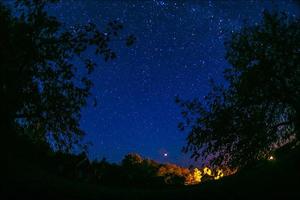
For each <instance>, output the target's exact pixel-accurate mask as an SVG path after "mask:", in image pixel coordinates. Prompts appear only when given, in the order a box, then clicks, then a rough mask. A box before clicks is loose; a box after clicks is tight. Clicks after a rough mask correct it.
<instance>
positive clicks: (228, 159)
mask: <svg viewBox="0 0 300 200" xmlns="http://www.w3.org/2000/svg"><path fill="white" fill-rule="evenodd" d="M225 47H226V59H227V61H228V62H229V63H230V64H231V67H230V68H228V69H226V70H225V71H224V78H225V79H226V80H227V82H228V86H222V85H217V84H214V83H212V90H211V92H210V93H209V94H208V95H207V96H206V97H205V99H204V100H203V101H202V100H199V99H194V100H181V99H179V98H177V99H176V102H177V103H178V104H179V106H180V107H181V108H182V116H183V119H184V120H183V122H182V123H180V124H179V128H180V129H181V130H186V131H187V132H188V133H189V134H188V137H187V142H188V144H187V146H186V147H185V148H184V151H185V152H191V153H192V157H193V158H195V159H198V158H200V157H201V158H204V159H208V160H210V162H211V164H212V165H220V164H225V163H226V164H227V165H230V166H235V167H243V166H246V165H248V164H251V163H253V162H255V161H257V160H258V159H263V158H266V157H267V156H268V155H269V154H270V153H271V152H272V151H273V150H274V149H275V148H276V147H278V146H280V145H282V144H284V143H286V142H289V141H291V140H299V132H300V130H299V129H300V123H299V121H300V103H299V102H300V78H299V77H300V56H299V54H300V52H299V48H300V23H299V19H298V18H296V17H291V16H288V15H287V14H285V13H269V12H264V13H263V19H262V21H261V23H258V24H255V25H245V26H244V27H242V28H241V30H239V31H238V32H233V33H232V34H231V36H230V38H229V39H228V40H227V41H226V42H225Z"/></svg>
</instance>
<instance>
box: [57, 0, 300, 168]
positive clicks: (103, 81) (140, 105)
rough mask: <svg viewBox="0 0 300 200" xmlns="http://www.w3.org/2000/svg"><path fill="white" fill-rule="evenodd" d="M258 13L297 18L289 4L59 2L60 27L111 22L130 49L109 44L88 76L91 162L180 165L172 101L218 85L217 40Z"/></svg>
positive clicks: (220, 54)
mask: <svg viewBox="0 0 300 200" xmlns="http://www.w3.org/2000/svg"><path fill="white" fill-rule="evenodd" d="M264 9H269V10H270V9H271V10H274V9H275V10H281V11H288V12H289V13H290V14H294V15H299V4H298V5H297V3H296V1H279V0H278V1H275V0H274V1H246V0H245V1H242V0H240V1H238V0H235V1H227V0H226V1H225V0H224V1H204V0H203V1H200V0H199V1H192V0H190V1H158V0H152V1H150V0H149V1H146V0H145V1H142V0H140V1H130V0H127V1H126V0H123V1H121V0H73V1H71V0H64V1H63V3H61V4H59V5H58V6H56V7H55V8H54V10H53V11H54V13H55V15H57V16H58V17H59V18H61V19H62V20H63V21H64V22H65V23H66V25H67V26H69V25H72V24H75V23H87V22H94V23H96V24H98V25H99V27H103V26H104V24H105V23H107V22H108V21H109V20H119V21H121V22H122V23H123V24H124V26H125V30H124V33H125V34H126V33H133V34H135V36H136V37H137V42H136V43H135V45H134V46H133V47H131V48H126V47H125V46H124V44H123V43H114V44H112V48H113V49H114V50H115V51H116V53H117V55H118V58H117V59H116V60H114V61H110V62H107V63H105V62H104V61H103V60H102V59H101V58H95V59H97V63H98V65H99V67H98V68H97V69H96V71H95V72H94V74H93V81H94V84H95V86H94V88H93V91H92V92H93V94H94V96H96V97H97V99H98V106H97V107H93V106H92V105H91V104H92V103H91V102H92V101H90V105H89V106H87V107H86V108H84V109H83V113H82V121H81V126H82V128H83V129H84V130H85V131H86V132H87V135H86V137H85V141H90V142H92V143H93V145H92V146H91V147H90V149H89V151H90V152H89V154H90V155H89V156H90V158H92V159H101V158H102V157H106V158H107V160H108V161H110V162H120V161H121V159H122V157H123V156H124V155H125V154H127V153H130V152H137V153H139V154H141V155H142V156H143V157H147V158H151V159H154V160H157V161H160V162H171V163H176V164H180V165H183V166H187V165H188V164H189V163H190V161H189V155H186V154H183V153H181V149H182V147H183V146H184V145H185V138H186V136H187V133H183V132H180V131H179V130H178V129H177V124H178V122H179V121H180V120H181V116H180V109H179V108H178V106H177V105H176V104H175V102H174V97H175V96H176V95H178V96H179V97H181V98H183V99H191V98H195V97H198V98H200V99H201V98H203V96H204V95H206V94H207V92H208V91H209V79H210V78H213V79H215V80H216V81H217V82H219V83H220V82H221V83H222V82H224V81H223V79H222V71H223V70H224V68H226V67H228V64H227V63H226V61H225V59H224V53H225V50H224V46H223V42H224V39H226V38H227V37H228V35H229V34H230V33H231V31H236V30H238V29H239V28H240V26H241V25H242V24H243V22H244V21H245V20H248V22H249V23H254V22H257V21H259V20H260V19H261V14H262V11H263V10H264Z"/></svg>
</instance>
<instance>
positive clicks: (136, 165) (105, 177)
mask: <svg viewBox="0 0 300 200" xmlns="http://www.w3.org/2000/svg"><path fill="white" fill-rule="evenodd" d="M15 144H16V145H18V149H23V150H22V151H18V150H12V151H10V153H9V155H10V156H11V159H10V160H9V161H7V162H10V164H11V165H14V164H15V162H14V160H15V159H17V160H20V159H21V160H22V158H23V159H24V160H23V162H24V163H25V164H24V165H26V163H31V164H33V165H38V166H40V167H42V168H43V169H45V170H46V171H47V173H49V174H53V175H56V176H60V177H64V178H66V179H68V180H71V181H79V182H84V183H89V184H97V185H106V186H122V187H124V186H139V187H145V186H147V187H161V186H167V185H184V184H186V181H187V178H188V175H189V174H190V170H189V169H187V168H183V167H180V166H177V165H175V164H162V163H158V162H156V161H154V160H151V159H145V158H142V157H141V156H140V155H138V154H135V153H131V154H128V155H125V156H124V158H123V160H122V161H121V163H120V164H115V163H109V162H108V161H106V159H105V158H103V159H101V160H90V159H89V158H88V155H87V154H86V153H85V152H81V153H79V154H69V153H65V152H62V151H56V152H55V151H53V150H52V149H51V148H49V146H48V145H47V144H41V143H39V144H32V142H31V141H30V140H28V138H26V137H24V136H23V137H18V138H17V139H16V140H15ZM28 155H30V156H28ZM31 164H30V165H31ZM20 168H22V166H20ZM211 179H212V178H211ZM190 181H192V180H190Z"/></svg>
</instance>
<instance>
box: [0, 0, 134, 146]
mask: <svg viewBox="0 0 300 200" xmlns="http://www.w3.org/2000/svg"><path fill="white" fill-rule="evenodd" d="M16 2H17V3H16V10H15V11H14V14H12V11H11V10H9V9H8V7H7V6H4V4H2V3H1V4H0V44H1V45H0V66H1V73H0V76H1V77H0V96H1V102H0V105H1V118H2V119H4V120H3V123H1V132H2V131H3V132H4V133H5V136H8V135H11V134H12V133H13V132H14V131H15V128H16V127H17V128H18V129H20V130H22V131H23V132H24V133H29V135H30V136H31V137H32V138H33V139H35V140H37V141H44V142H45V141H46V142H48V141H51V145H53V146H54V147H55V148H58V149H60V150H63V151H69V150H70V149H71V148H72V146H74V145H76V144H79V142H80V139H81V137H82V136H83V135H84V132H83V131H82V130H81V129H80V127H79V120H80V117H81V115H80V111H81V108H82V107H83V106H84V105H86V103H87V101H86V100H87V97H88V96H89V95H90V94H91V93H90V89H91V87H92V85H93V84H92V81H91V79H90V74H91V73H92V72H93V70H94V68H95V65H96V64H95V62H94V61H93V60H92V59H91V58H90V57H88V56H86V54H84V53H85V51H86V50H87V49H89V50H95V51H94V53H95V54H96V55H99V56H102V57H103V59H104V60H105V61H108V60H110V59H114V58H115V57H116V53H115V52H114V51H113V50H112V49H111V48H110V47H109V44H110V43H111V41H112V40H113V39H117V40H121V41H124V42H125V43H126V45H128V46H129V45H132V43H133V42H134V40H135V37H134V36H132V35H130V36H129V37H127V38H124V37H122V36H121V35H120V31H121V30H122V29H123V26H122V24H120V23H118V22H117V21H113V22H110V23H108V25H107V27H106V28H105V29H104V30H103V31H100V30H99V29H98V28H97V26H96V25H95V24H92V23H89V24H85V25H75V26H72V27H70V28H66V27H65V26H64V24H63V23H61V22H60V21H59V20H58V19H57V18H55V17H53V16H49V14H48V13H47V12H46V10H45V7H46V6H47V4H48V3H56V2H57V0H48V1H47V0H45V1H37V0H19V1H16ZM75 60H76V62H75Z"/></svg>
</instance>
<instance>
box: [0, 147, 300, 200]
mask: <svg viewBox="0 0 300 200" xmlns="http://www.w3.org/2000/svg"><path fill="white" fill-rule="evenodd" d="M299 155H300V148H299V146H298V147H297V148H295V149H294V150H293V151H292V152H288V153H286V152H284V150H282V151H281V152H278V153H277V155H276V160H274V161H266V162H262V163H261V164H260V165H258V166H256V167H253V168H250V169H245V170H243V171H241V172H240V173H238V174H237V175H234V176H231V177H226V178H223V179H222V180H219V181H211V182H207V183H204V184H201V185H196V186H182V187H168V188H156V189H153V188H152V189H147V188H144V189H142V188H130V187H126V188H120V187H104V186H98V185H91V184H85V183H79V182H75V181H70V180H67V179H64V178H61V177H58V176H56V175H54V174H51V173H50V172H49V171H46V170H44V169H43V168H42V167H40V166H39V165H38V164H36V163H32V162H31V161H30V159H27V158H25V157H24V156H22V154H19V156H15V155H14V156H13V155H12V154H9V153H8V154H6V156H5V158H4V159H3V160H2V161H3V162H2V163H5V164H2V167H3V166H4V169H3V170H1V172H2V176H1V177H2V178H1V193H2V196H4V197H5V198H6V199H7V198H10V199H15V198H18V199H20V198H22V199H24V198H28V197H29V198H31V199H70V200H71V199H72V200H75V199H195V198H197V199H198V198H199V199H200V198H201V199H216V198H218V199H219V198H222V199H241V198H243V199H245V198H248V199H252V198H255V199H257V198H261V197H264V198H266V199H272V198H276V199H277V198H278V197H281V198H282V199H297V198H298V199H299V197H300V187H299V186H300V185H299V181H300V170H299V169H300V159H299V158H300V157H299Z"/></svg>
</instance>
